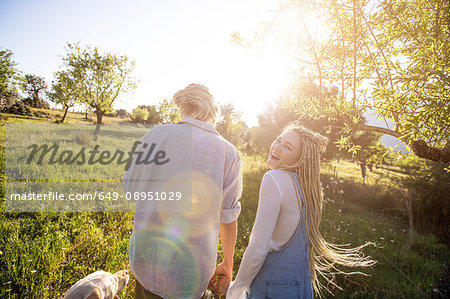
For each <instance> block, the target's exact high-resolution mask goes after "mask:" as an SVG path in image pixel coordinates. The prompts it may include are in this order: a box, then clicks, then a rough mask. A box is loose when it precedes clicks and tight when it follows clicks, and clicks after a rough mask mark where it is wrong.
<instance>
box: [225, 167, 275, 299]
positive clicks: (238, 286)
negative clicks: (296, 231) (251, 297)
mask: <svg viewBox="0 0 450 299" xmlns="http://www.w3.org/2000/svg"><path fill="white" fill-rule="evenodd" d="M281 200H282V193H281V189H280V187H279V186H278V184H277V182H276V181H275V179H274V177H273V176H272V174H271V172H268V173H266V174H265V175H264V177H263V180H262V182H261V188H260V191H259V203H258V210H257V212H256V219H255V223H254V225H253V229H252V233H251V235H250V240H249V244H248V247H247V249H246V250H245V253H244V257H243V258H242V262H241V265H240V266H239V271H238V274H237V275H236V280H235V281H234V282H233V283H232V285H231V286H230V288H229V289H228V291H227V298H232V299H235V298H240V297H241V296H242V295H243V294H244V292H245V291H246V290H247V288H248V287H249V286H250V284H251V283H252V281H253V279H254V278H255V276H256V274H257V273H258V271H259V269H261V266H262V264H263V263H264V260H265V258H266V256H267V253H268V252H269V246H270V241H271V239H272V234H273V231H274V228H275V225H276V222H277V219H278V214H279V212H280V206H281Z"/></svg>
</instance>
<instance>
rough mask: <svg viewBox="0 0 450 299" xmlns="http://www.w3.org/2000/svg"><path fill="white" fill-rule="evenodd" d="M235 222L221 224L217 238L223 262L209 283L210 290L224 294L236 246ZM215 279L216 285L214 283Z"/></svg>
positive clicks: (230, 275) (228, 281)
mask: <svg viewBox="0 0 450 299" xmlns="http://www.w3.org/2000/svg"><path fill="white" fill-rule="evenodd" d="M236 234H237V221H236V220H235V221H233V222H231V223H224V222H221V223H220V226H219V237H220V241H221V243H222V252H223V261H222V262H221V263H220V264H219V265H218V266H217V268H216V270H215V271H214V275H213V277H212V278H211V281H210V285H209V286H210V288H212V289H213V290H216V291H219V292H220V293H222V294H225V293H226V291H227V289H228V286H229V285H230V282H231V279H232V276H233V256H234V246H235V245H236ZM216 278H217V284H216V283H215V282H214V281H215V279H216Z"/></svg>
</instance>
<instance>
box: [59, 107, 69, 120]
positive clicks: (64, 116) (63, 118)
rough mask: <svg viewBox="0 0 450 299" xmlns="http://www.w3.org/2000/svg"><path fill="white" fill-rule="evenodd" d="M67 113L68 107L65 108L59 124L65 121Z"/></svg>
mask: <svg viewBox="0 0 450 299" xmlns="http://www.w3.org/2000/svg"><path fill="white" fill-rule="evenodd" d="M67 111H69V107H66V110H65V111H64V115H63V117H62V119H61V123H63V122H64V120H65V119H66V115H67Z"/></svg>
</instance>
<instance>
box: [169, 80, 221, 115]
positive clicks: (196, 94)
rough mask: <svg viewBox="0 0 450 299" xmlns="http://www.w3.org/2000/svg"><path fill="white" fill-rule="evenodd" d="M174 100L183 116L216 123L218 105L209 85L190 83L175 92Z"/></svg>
mask: <svg viewBox="0 0 450 299" xmlns="http://www.w3.org/2000/svg"><path fill="white" fill-rule="evenodd" d="M172 101H173V103H174V104H175V105H176V106H177V107H178V109H180V112H181V114H182V115H183V116H185V117H192V118H195V119H198V120H201V121H204V122H209V123H212V124H214V122H215V119H216V114H217V106H216V105H215V104H214V99H213V96H212V95H211V94H210V93H209V90H208V88H207V87H205V86H203V85H201V84H189V85H188V86H187V87H186V88H184V89H182V90H180V91H178V92H177V93H176V94H174V96H173V99H172Z"/></svg>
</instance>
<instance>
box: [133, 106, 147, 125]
mask: <svg viewBox="0 0 450 299" xmlns="http://www.w3.org/2000/svg"><path fill="white" fill-rule="evenodd" d="M148 115H149V113H148V110H147V109H144V108H140V107H137V108H135V109H134V110H133V112H132V113H131V118H132V119H133V121H135V122H144V121H146V120H147V118H148Z"/></svg>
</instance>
